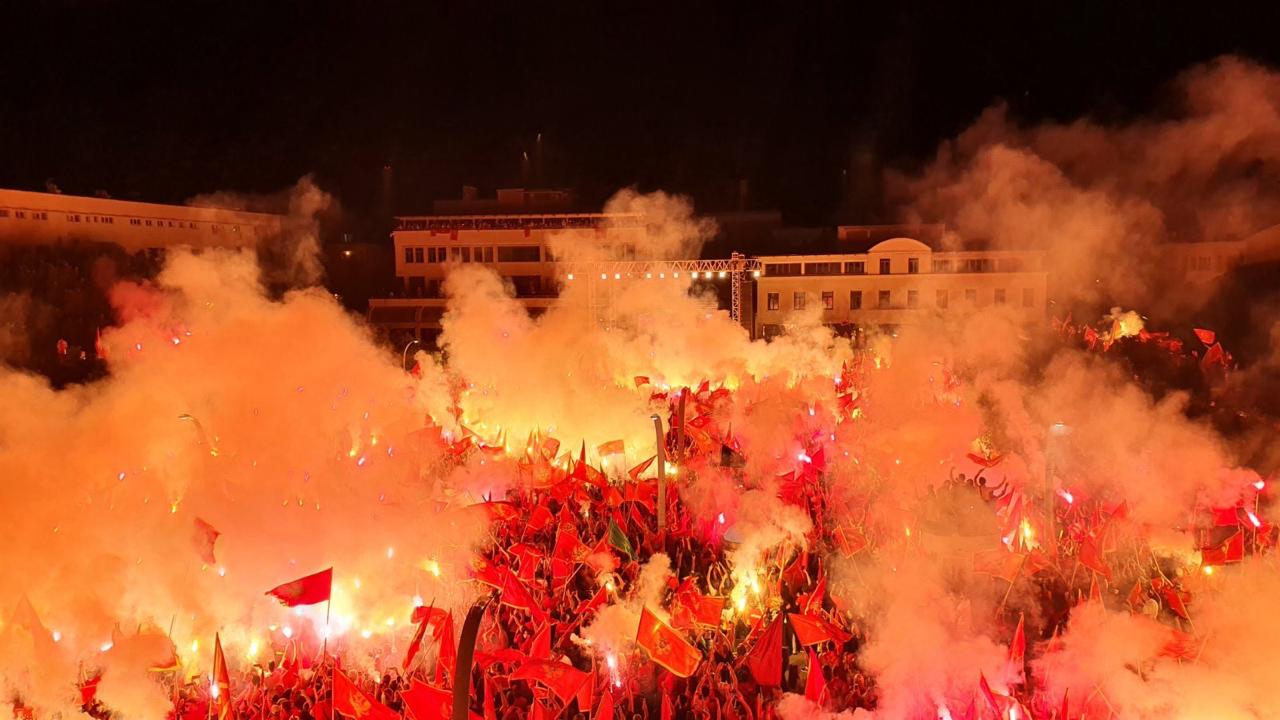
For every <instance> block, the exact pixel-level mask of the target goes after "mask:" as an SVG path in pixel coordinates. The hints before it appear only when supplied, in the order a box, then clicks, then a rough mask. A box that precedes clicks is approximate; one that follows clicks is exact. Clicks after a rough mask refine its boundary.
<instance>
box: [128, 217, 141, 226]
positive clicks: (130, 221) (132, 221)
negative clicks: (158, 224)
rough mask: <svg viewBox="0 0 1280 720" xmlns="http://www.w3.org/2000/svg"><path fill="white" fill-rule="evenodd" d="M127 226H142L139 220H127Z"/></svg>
mask: <svg viewBox="0 0 1280 720" xmlns="http://www.w3.org/2000/svg"><path fill="white" fill-rule="evenodd" d="M129 224H130V225H141V224H142V221H141V220H139V219H138V218H129Z"/></svg>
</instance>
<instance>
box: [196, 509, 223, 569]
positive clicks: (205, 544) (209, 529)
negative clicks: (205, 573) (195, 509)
mask: <svg viewBox="0 0 1280 720" xmlns="http://www.w3.org/2000/svg"><path fill="white" fill-rule="evenodd" d="M195 526H196V527H195V534H194V535H193V536H192V540H193V541H194V542H195V545H196V553H197V554H199V555H200V559H201V560H202V561H203V562H204V563H205V564H206V565H215V564H217V562H218V561H217V559H216V558H215V557H214V555H213V544H214V542H216V541H217V540H218V536H219V535H221V534H222V533H220V532H218V531H217V530H216V529H215V528H214V527H213V526H212V525H210V524H209V523H207V522H205V521H204V520H201V519H200V518H196V519H195Z"/></svg>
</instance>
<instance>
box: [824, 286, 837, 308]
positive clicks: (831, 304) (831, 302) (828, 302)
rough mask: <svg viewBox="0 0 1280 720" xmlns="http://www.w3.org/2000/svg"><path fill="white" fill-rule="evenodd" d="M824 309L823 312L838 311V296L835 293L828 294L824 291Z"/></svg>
mask: <svg viewBox="0 0 1280 720" xmlns="http://www.w3.org/2000/svg"><path fill="white" fill-rule="evenodd" d="M822 309H823V310H835V309H836V294H835V293H833V292H826V291H823V293H822Z"/></svg>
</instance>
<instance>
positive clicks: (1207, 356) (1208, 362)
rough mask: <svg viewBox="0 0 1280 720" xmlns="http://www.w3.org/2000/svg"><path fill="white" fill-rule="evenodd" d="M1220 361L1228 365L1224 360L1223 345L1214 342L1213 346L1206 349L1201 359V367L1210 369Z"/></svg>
mask: <svg viewBox="0 0 1280 720" xmlns="http://www.w3.org/2000/svg"><path fill="white" fill-rule="evenodd" d="M1218 363H1222V364H1223V365H1226V361H1225V360H1223V353H1222V345H1220V344H1218V343H1214V344H1213V346H1212V347H1210V348H1209V349H1208V350H1206V351H1205V353H1204V357H1203V358H1201V359H1200V367H1201V368H1203V369H1205V370H1208V369H1209V368H1210V367H1213V366H1214V365H1216V364H1218Z"/></svg>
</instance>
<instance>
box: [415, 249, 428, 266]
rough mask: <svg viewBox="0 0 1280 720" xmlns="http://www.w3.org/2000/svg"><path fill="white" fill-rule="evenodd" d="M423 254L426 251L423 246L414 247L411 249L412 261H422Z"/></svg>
mask: <svg viewBox="0 0 1280 720" xmlns="http://www.w3.org/2000/svg"><path fill="white" fill-rule="evenodd" d="M425 254H426V252H425V248H414V249H413V261H414V262H417V263H420V262H422V261H423V256H424V255H425Z"/></svg>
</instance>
